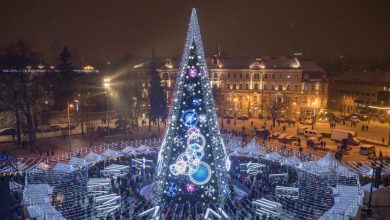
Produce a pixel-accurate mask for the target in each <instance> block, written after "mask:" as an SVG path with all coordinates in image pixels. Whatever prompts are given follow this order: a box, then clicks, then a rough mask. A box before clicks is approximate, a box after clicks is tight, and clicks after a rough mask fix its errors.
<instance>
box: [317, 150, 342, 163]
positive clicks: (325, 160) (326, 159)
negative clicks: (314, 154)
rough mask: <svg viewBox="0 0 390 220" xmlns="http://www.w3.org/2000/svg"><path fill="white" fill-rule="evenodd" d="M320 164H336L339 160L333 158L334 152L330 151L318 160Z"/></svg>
mask: <svg viewBox="0 0 390 220" xmlns="http://www.w3.org/2000/svg"><path fill="white" fill-rule="evenodd" d="M317 164H318V165H320V166H334V165H336V164H338V162H337V161H336V160H335V159H334V158H333V156H332V153H330V152H328V153H327V154H326V155H325V156H324V157H322V158H321V159H319V160H318V161H317Z"/></svg>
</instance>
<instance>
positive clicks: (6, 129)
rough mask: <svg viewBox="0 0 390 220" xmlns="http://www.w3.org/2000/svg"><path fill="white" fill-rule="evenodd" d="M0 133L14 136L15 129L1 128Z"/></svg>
mask: <svg viewBox="0 0 390 220" xmlns="http://www.w3.org/2000/svg"><path fill="white" fill-rule="evenodd" d="M0 135H1V136H6V135H11V136H15V135H16V129H15V128H3V129H1V130H0Z"/></svg>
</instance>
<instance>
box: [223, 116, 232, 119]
mask: <svg viewBox="0 0 390 220" xmlns="http://www.w3.org/2000/svg"><path fill="white" fill-rule="evenodd" d="M223 118H224V119H233V118H234V116H233V115H225V116H223Z"/></svg>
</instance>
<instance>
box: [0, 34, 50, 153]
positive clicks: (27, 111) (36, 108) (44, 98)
mask: <svg viewBox="0 0 390 220" xmlns="http://www.w3.org/2000/svg"><path fill="white" fill-rule="evenodd" d="M2 60H3V66H4V67H5V68H6V69H7V71H3V72H2V73H1V75H0V93H1V95H0V102H1V103H2V104H3V105H4V106H6V107H8V109H9V110H11V111H13V112H14V114H15V118H16V130H17V140H18V143H20V141H21V131H22V130H23V128H22V127H23V126H22V125H23V124H26V128H27V131H28V140H29V144H30V149H31V151H33V150H34V148H35V147H36V146H35V144H36V129H37V125H38V121H39V119H40V117H41V116H42V115H41V113H42V112H45V110H46V109H47V108H48V107H49V106H48V104H49V103H50V102H49V100H50V96H49V94H48V92H47V90H46V89H47V86H48V83H47V81H48V80H46V79H45V77H46V75H45V74H44V73H35V72H34V71H32V70H31V68H32V66H34V65H36V64H38V56H37V54H36V53H34V52H33V51H32V50H31V48H30V47H29V46H28V45H27V44H26V43H25V42H24V41H19V42H17V43H15V44H11V45H10V46H8V47H7V48H5V54H4V55H3V59H2Z"/></svg>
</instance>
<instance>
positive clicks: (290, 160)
mask: <svg viewBox="0 0 390 220" xmlns="http://www.w3.org/2000/svg"><path fill="white" fill-rule="evenodd" d="M285 161H286V163H287V164H289V165H293V166H294V165H298V164H299V163H302V160H301V159H299V158H298V157H296V156H291V157H287V158H286V159H285Z"/></svg>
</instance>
